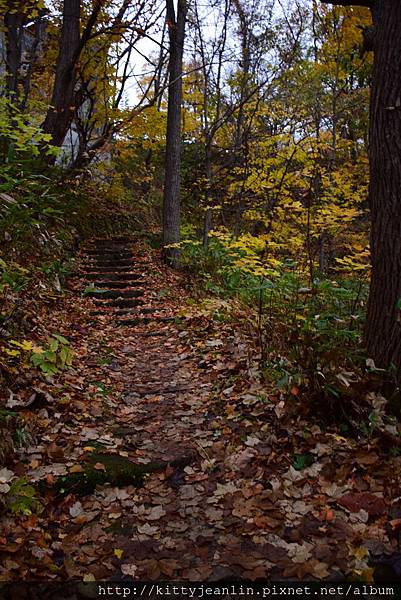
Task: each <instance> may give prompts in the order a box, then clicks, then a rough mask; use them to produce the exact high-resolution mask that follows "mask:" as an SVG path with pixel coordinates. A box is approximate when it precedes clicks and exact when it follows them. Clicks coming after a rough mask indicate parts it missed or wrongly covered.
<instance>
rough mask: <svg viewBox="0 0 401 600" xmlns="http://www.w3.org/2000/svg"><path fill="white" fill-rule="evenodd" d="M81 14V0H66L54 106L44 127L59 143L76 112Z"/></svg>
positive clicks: (54, 91)
mask: <svg viewBox="0 0 401 600" xmlns="http://www.w3.org/2000/svg"><path fill="white" fill-rule="evenodd" d="M80 16H81V0H64V8H63V25H62V30H61V40H60V52H59V56H58V60H57V67H56V75H55V80H54V86H53V94H52V99H51V106H50V108H49V110H48V113H47V115H46V119H45V121H44V123H43V130H44V131H45V133H49V134H50V135H51V136H52V143H53V144H54V145H55V146H61V144H62V143H63V141H64V138H65V136H66V133H67V131H68V128H69V126H70V124H71V121H72V119H73V116H74V111H75V106H74V101H75V98H74V97H75V82H76V78H75V62H76V58H75V57H76V53H77V50H78V47H79V42H80ZM74 59H75V60H74Z"/></svg>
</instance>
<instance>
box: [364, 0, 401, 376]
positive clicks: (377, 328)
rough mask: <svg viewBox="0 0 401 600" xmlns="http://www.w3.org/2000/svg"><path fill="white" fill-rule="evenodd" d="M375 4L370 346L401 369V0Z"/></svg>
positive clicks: (379, 358)
mask: <svg viewBox="0 0 401 600" xmlns="http://www.w3.org/2000/svg"><path fill="white" fill-rule="evenodd" d="M376 5H377V6H374V7H373V10H372V12H373V19H374V28H375V38H374V50H375V59H374V70H373V84H372V96H371V107H370V189H369V201H370V210H371V218H372V230H371V255H372V278H371V284H370V295H369V303H368V312H367V323H366V332H365V339H366V346H367V350H368V353H369V356H371V357H372V358H373V359H374V361H375V363H376V365H377V366H379V367H383V368H387V367H389V366H390V365H391V364H394V365H395V366H396V367H397V369H398V370H399V371H401V322H400V321H401V319H400V318H401V304H400V299H401V2H400V1H399V0H381V1H380V2H377V3H376Z"/></svg>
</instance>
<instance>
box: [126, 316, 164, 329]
mask: <svg viewBox="0 0 401 600" xmlns="http://www.w3.org/2000/svg"><path fill="white" fill-rule="evenodd" d="M169 321H174V317H136V318H135V319H119V320H118V321H117V322H116V324H117V325H118V326H119V327H135V326H136V325H147V324H149V323H167V322H169Z"/></svg>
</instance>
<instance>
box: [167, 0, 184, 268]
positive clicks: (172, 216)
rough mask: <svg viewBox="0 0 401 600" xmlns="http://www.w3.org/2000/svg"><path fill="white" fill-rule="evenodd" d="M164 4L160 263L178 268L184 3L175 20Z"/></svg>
mask: <svg viewBox="0 0 401 600" xmlns="http://www.w3.org/2000/svg"><path fill="white" fill-rule="evenodd" d="M166 3H167V25H168V31H169V39H170V60H169V92H168V113H167V137H166V175H165V181H164V195H163V245H164V252H163V253H164V259H165V261H166V262H167V263H168V264H170V265H171V266H173V267H178V265H179V259H180V251H179V248H178V247H169V246H171V245H172V244H178V243H179V241H180V223H181V216H180V163H181V103H182V57H183V52H184V37H185V21H186V13H187V2H186V0H178V2H177V16H176V15H175V9H174V2H173V0H166Z"/></svg>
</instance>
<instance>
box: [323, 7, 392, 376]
mask: <svg viewBox="0 0 401 600" xmlns="http://www.w3.org/2000/svg"><path fill="white" fill-rule="evenodd" d="M322 1H323V2H324V3H326V4H337V5H341V6H352V5H356V6H366V7H369V8H370V9H371V12H372V16H373V31H372V49H373V50H374V65H373V80H372V92H371V100H370V126H369V162H370V186H369V204H370V211H371V222H372V226H371V262H372V275H371V281H370V293H369V301H368V308H367V319H366V327H365V345H366V348H367V351H368V355H369V356H370V357H371V358H373V360H374V361H375V364H376V366H378V367H381V368H385V369H386V368H388V367H390V366H391V365H394V366H395V367H396V370H397V371H398V372H399V373H400V372H401V303H400V299H401V2H400V1H399V0H336V1H334V0H333V1H332V0H322Z"/></svg>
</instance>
